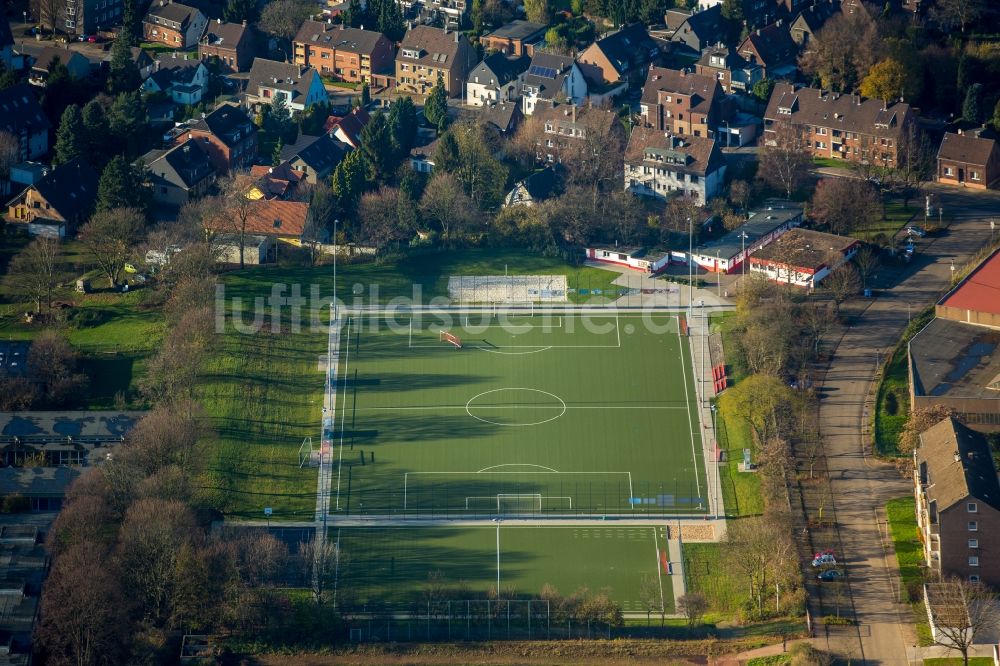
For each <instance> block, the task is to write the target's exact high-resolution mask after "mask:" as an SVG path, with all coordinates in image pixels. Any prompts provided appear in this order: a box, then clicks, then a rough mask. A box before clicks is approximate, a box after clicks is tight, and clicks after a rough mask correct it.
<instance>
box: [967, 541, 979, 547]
mask: <svg viewBox="0 0 1000 666" xmlns="http://www.w3.org/2000/svg"><path fill="white" fill-rule="evenodd" d="M969 548H979V539H969Z"/></svg>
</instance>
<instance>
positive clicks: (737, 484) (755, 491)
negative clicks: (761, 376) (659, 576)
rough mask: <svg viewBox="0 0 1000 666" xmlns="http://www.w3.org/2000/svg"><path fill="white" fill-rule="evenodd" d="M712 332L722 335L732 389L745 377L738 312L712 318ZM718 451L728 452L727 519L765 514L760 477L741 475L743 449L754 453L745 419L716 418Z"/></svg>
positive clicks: (724, 476) (725, 480)
mask: <svg viewBox="0 0 1000 666" xmlns="http://www.w3.org/2000/svg"><path fill="white" fill-rule="evenodd" d="M711 317H712V318H711V322H712V324H711V327H712V331H713V332H718V333H720V334H721V335H722V346H723V349H724V350H725V353H726V377H727V379H728V384H729V386H732V385H733V384H735V383H737V382H738V381H739V380H740V379H741V378H742V377H744V376H746V369H745V368H744V367H743V364H742V359H740V358H739V357H737V356H736V354H735V353H734V349H735V344H736V342H735V339H734V338H735V336H736V335H737V333H736V332H735V331H734V330H733V325H734V324H735V323H736V313H735V312H716V313H713V314H712V316H711ZM716 428H717V429H718V433H717V437H718V440H719V447H720V448H721V449H723V450H724V451H726V456H727V461H728V462H727V464H726V465H725V466H723V467H722V468H721V469H720V470H719V474H720V480H721V484H722V497H723V500H724V503H725V506H726V515H727V516H752V515H759V514H761V513H763V512H764V499H763V497H761V494H760V475H758V474H752V473H750V474H748V473H744V472H740V470H739V464H740V462H741V461H742V460H743V449H754V448H755V447H754V444H753V437H752V435H751V433H750V426H748V425H747V423H746V421H744V420H743V419H742V418H739V417H737V416H734V415H732V414H726V413H724V412H721V411H720V412H719V414H718V416H717V417H716Z"/></svg>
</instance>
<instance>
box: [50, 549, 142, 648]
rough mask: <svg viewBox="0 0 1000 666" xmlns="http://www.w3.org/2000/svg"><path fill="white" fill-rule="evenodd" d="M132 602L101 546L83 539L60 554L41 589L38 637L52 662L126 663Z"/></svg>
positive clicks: (112, 563) (112, 562) (111, 561)
mask: <svg viewBox="0 0 1000 666" xmlns="http://www.w3.org/2000/svg"><path fill="white" fill-rule="evenodd" d="M130 605H131V604H130V602H129V598H128V597H127V596H126V595H125V594H124V593H123V590H122V587H121V582H120V579H119V576H118V572H117V569H116V567H115V565H114V561H113V560H112V559H111V558H109V557H107V553H106V551H105V550H104V548H103V547H101V546H99V545H97V544H96V543H94V542H92V541H83V542H81V543H78V544H75V545H72V546H70V547H69V548H67V549H66V551H65V552H63V553H62V554H61V555H60V556H59V557H58V558H56V560H55V563H54V564H53V566H52V571H51V572H50V573H49V577H48V580H46V582H45V588H44V590H43V592H42V604H41V607H42V612H41V621H40V623H39V626H38V630H37V634H36V636H37V639H38V641H39V643H40V644H41V646H42V648H43V649H44V651H45V653H46V655H47V656H48V660H47V661H48V663H52V664H57V665H59V666H70V665H72V666H97V665H98V664H114V663H124V662H125V661H126V660H127V659H126V653H125V650H124V648H125V646H126V645H127V644H128V642H129V641H128V639H129V636H128V627H129V621H128V610H129V606H130Z"/></svg>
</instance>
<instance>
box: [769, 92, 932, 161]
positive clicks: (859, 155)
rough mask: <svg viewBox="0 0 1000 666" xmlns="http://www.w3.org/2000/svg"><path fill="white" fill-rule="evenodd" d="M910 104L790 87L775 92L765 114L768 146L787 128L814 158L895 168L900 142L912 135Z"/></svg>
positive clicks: (912, 117)
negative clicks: (798, 135)
mask: <svg viewBox="0 0 1000 666" xmlns="http://www.w3.org/2000/svg"><path fill="white" fill-rule="evenodd" d="M913 122H914V114H913V112H912V111H911V109H910V105H909V104H905V103H903V102H894V103H892V104H888V105H886V104H885V103H884V102H883V101H882V100H877V99H866V98H864V97H861V96H860V95H845V94H842V93H834V92H829V91H826V90H817V89H816V88H805V87H800V86H795V85H792V84H789V83H779V84H777V85H776V86H774V91H773V92H772V93H771V99H770V100H769V101H768V103H767V110H766V111H765V112H764V139H763V140H764V141H765V142H766V141H773V140H774V138H773V137H774V134H775V132H776V131H777V128H778V127H779V126H780V125H782V124H789V125H791V126H792V127H794V128H796V129H797V130H798V131H799V132H800V133H801V135H802V137H803V139H804V140H805V142H806V143H807V144H808V145H809V149H810V151H811V152H812V154H813V155H814V156H816V157H830V158H837V159H844V160H848V161H850V162H857V163H867V164H875V165H878V166H886V167H895V166H896V164H897V153H898V150H899V142H900V139H901V138H902V137H903V136H904V133H905V132H908V131H910V129H911V125H912V123H913Z"/></svg>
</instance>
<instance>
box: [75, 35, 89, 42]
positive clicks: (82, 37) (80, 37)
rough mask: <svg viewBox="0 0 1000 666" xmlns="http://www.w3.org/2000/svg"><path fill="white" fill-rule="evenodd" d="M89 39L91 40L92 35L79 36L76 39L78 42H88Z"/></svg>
mask: <svg viewBox="0 0 1000 666" xmlns="http://www.w3.org/2000/svg"><path fill="white" fill-rule="evenodd" d="M89 39H90V35H79V36H78V37H77V38H76V41H78V42H86V41H87V40H89Z"/></svg>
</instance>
